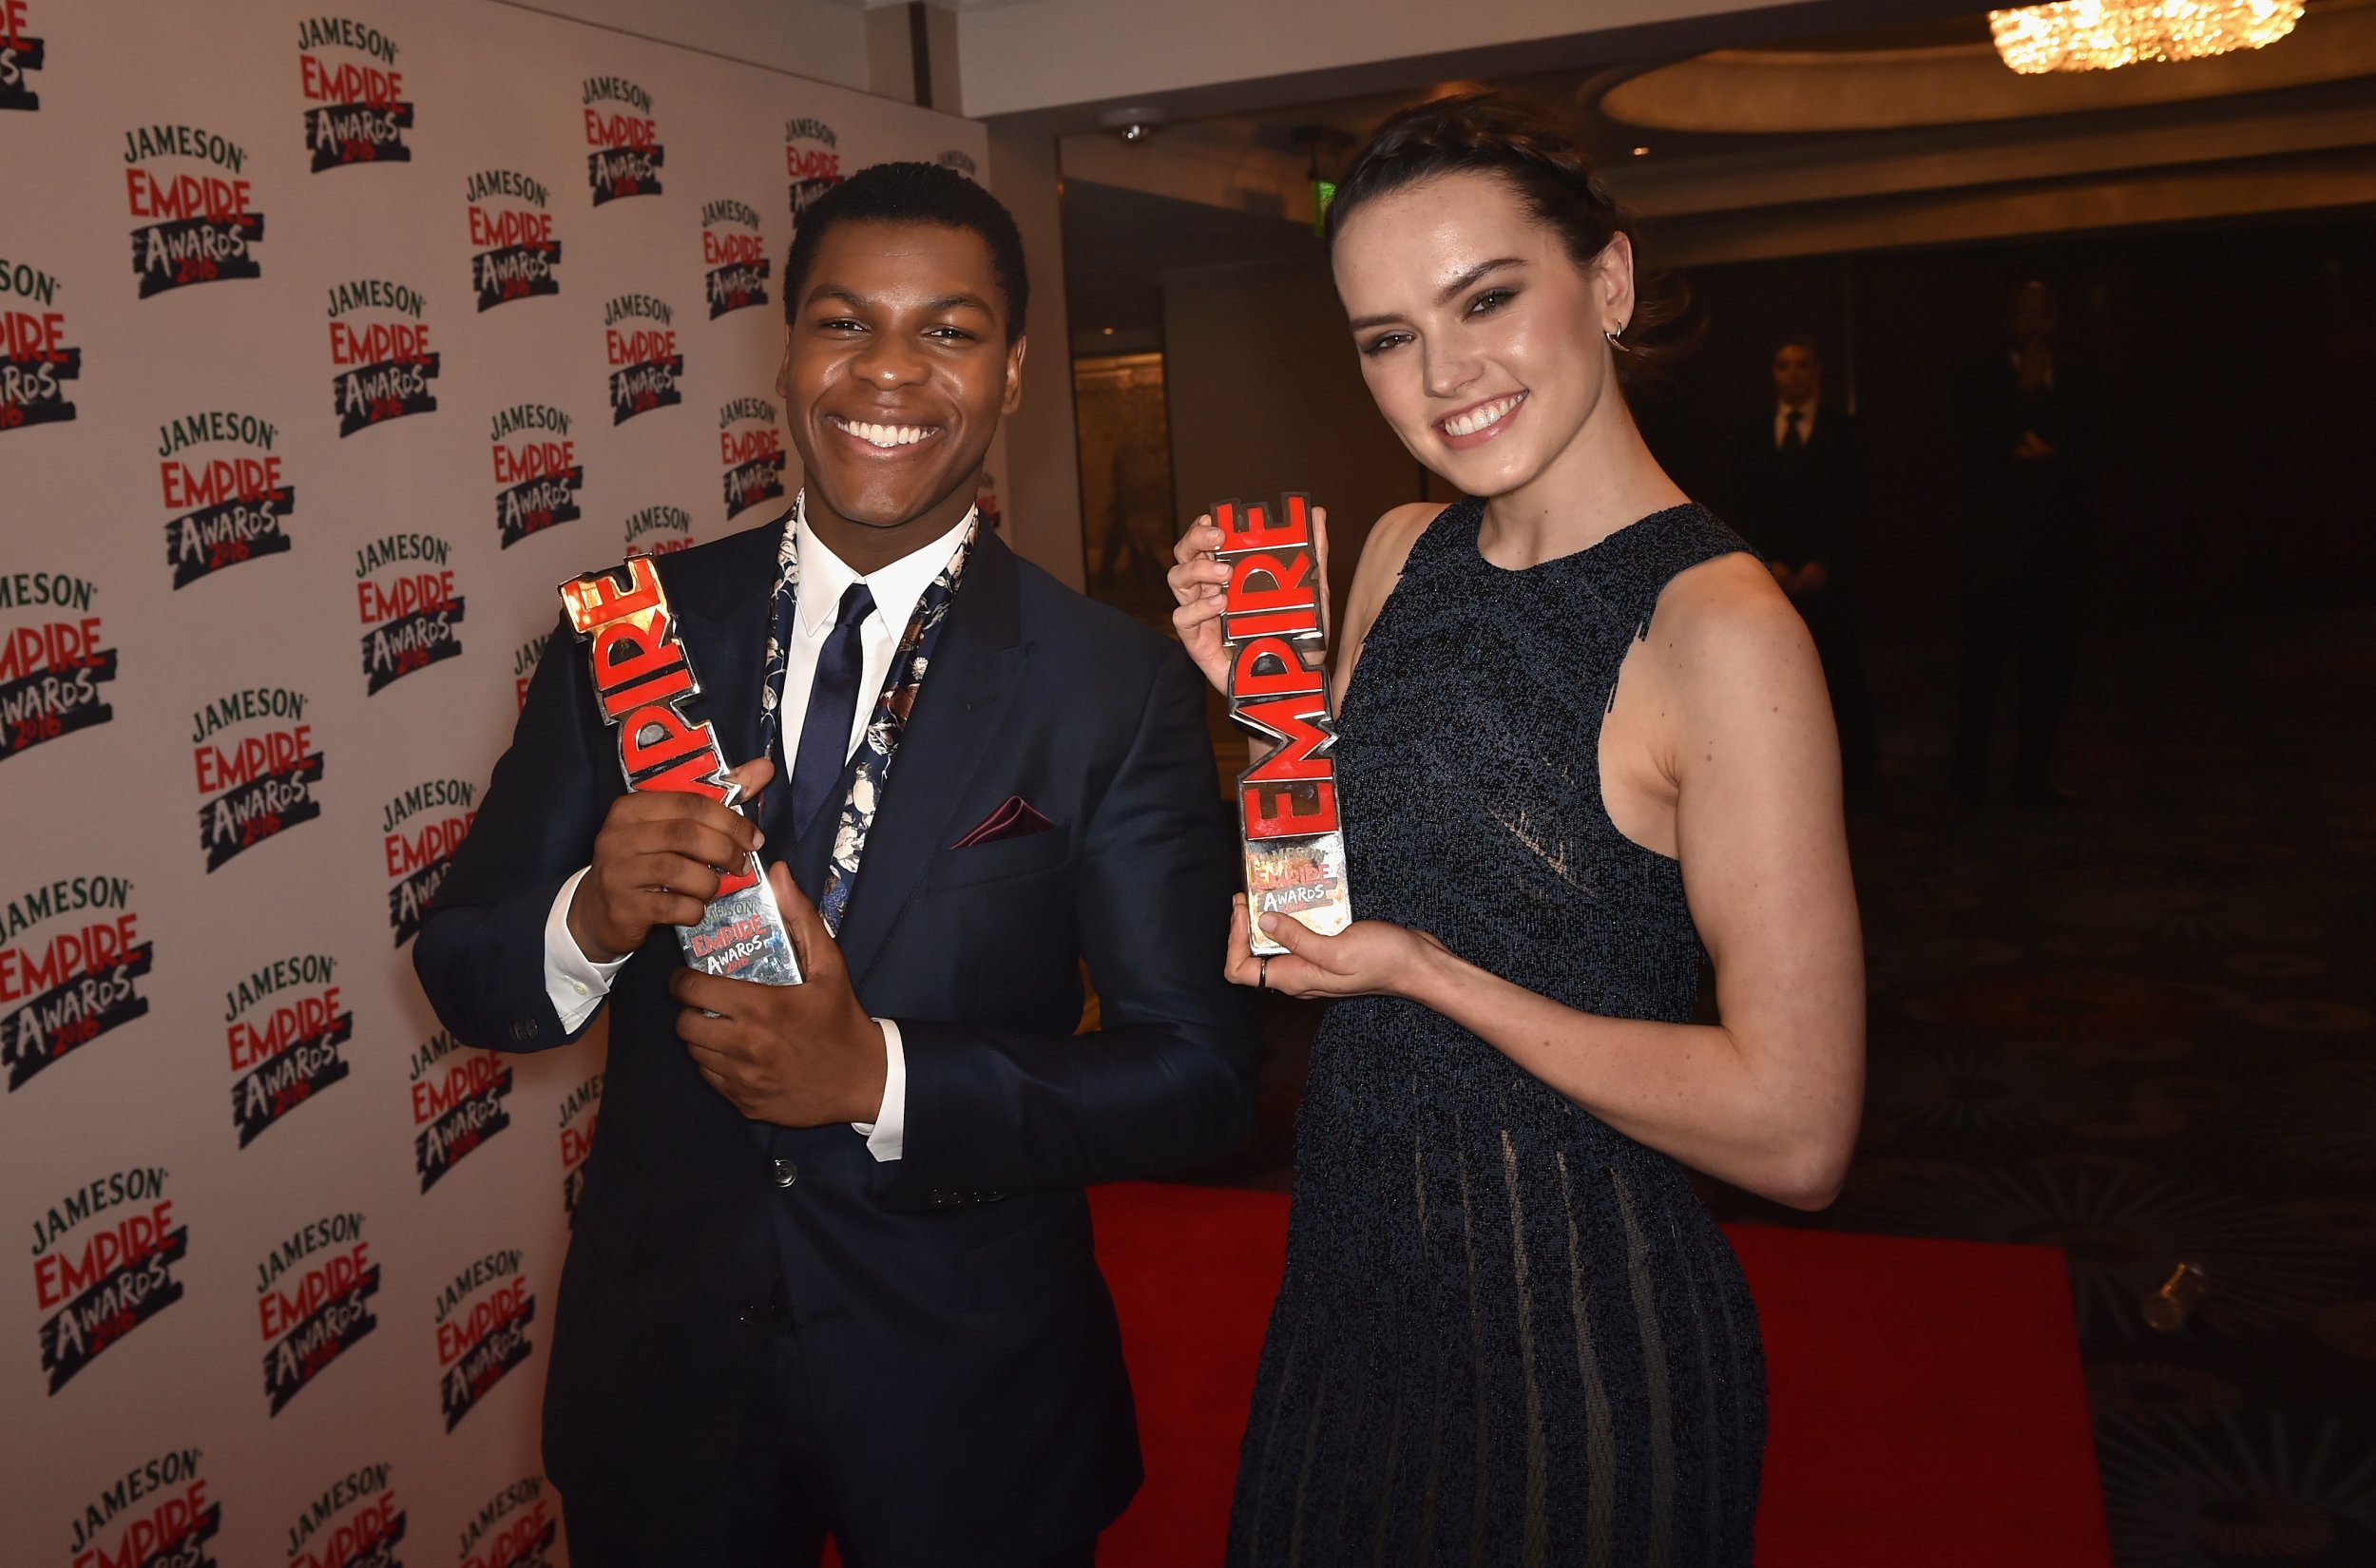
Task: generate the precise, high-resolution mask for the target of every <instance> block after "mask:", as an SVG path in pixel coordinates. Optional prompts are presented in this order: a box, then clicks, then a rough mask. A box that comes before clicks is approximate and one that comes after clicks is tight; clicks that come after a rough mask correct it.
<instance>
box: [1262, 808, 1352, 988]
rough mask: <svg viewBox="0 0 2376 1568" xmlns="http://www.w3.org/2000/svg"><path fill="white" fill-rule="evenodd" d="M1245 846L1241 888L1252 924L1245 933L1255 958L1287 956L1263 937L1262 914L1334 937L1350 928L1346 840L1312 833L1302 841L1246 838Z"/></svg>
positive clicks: (1350, 903) (1335, 834) (1331, 835)
mask: <svg viewBox="0 0 2376 1568" xmlns="http://www.w3.org/2000/svg"><path fill="white" fill-rule="evenodd" d="M1245 844H1246V888H1247V893H1248V900H1249V902H1250V904H1251V906H1252V908H1253V910H1254V913H1253V916H1252V918H1253V920H1254V921H1255V923H1256V924H1255V925H1254V926H1253V927H1251V929H1250V930H1249V931H1248V933H1247V935H1248V938H1249V941H1250V945H1251V946H1252V947H1253V950H1254V952H1255V956H1256V957H1262V958H1275V957H1277V956H1278V955H1279V954H1281V953H1283V952H1285V951H1287V949H1286V948H1285V947H1281V946H1280V945H1279V944H1278V943H1277V942H1275V941H1274V940H1273V939H1271V938H1270V937H1267V936H1265V935H1263V934H1262V927H1261V925H1260V924H1259V922H1260V921H1261V919H1262V917H1263V916H1264V915H1266V914H1283V915H1293V916H1294V918H1296V919H1297V920H1300V921H1302V922H1303V923H1304V927H1305V929H1307V930H1311V931H1315V932H1317V933H1318V934H1320V935H1321V936H1334V935H1336V934H1337V933H1338V932H1339V931H1342V930H1343V929H1344V928H1345V927H1348V926H1350V925H1351V924H1352V923H1353V900H1352V894H1351V891H1349V890H1348V889H1347V888H1346V886H1345V835H1344V834H1343V833H1341V832H1326V833H1312V834H1308V835H1306V836H1304V837H1301V838H1250V839H1247V840H1246V841H1245Z"/></svg>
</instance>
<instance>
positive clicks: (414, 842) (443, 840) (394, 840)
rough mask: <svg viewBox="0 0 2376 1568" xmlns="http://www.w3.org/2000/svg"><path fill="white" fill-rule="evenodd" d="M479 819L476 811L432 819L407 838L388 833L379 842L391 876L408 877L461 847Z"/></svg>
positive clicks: (402, 835)
mask: <svg viewBox="0 0 2376 1568" xmlns="http://www.w3.org/2000/svg"><path fill="white" fill-rule="evenodd" d="M477 820H478V813H476V812H466V813H463V814H462V815H460V816H450V817H447V818H446V819H445V820H443V821H441V822H431V823H430V824H429V825H428V826H426V827H424V828H423V829H422V830H421V831H420V832H417V833H414V834H413V835H412V837H410V838H407V837H406V836H405V835H404V834H402V833H390V834H389V835H388V836H387V838H386V839H385V840H383V841H382V848H383V849H384V850H385V851H386V852H387V856H388V874H389V875H390V876H411V875H412V873H413V872H414V871H417V870H420V869H421V868H422V867H424V866H428V865H431V864H433V863H435V862H437V861H440V860H443V859H445V858H446V857H447V856H449V855H450V854H452V853H453V852H454V851H456V850H458V849H460V848H461V847H462V840H463V838H464V836H465V835H466V834H468V833H469V831H470V824H471V823H473V822H475V821H477Z"/></svg>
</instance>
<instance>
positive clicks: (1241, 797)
mask: <svg viewBox="0 0 2376 1568" xmlns="http://www.w3.org/2000/svg"><path fill="white" fill-rule="evenodd" d="M1237 794H1238V799H1237V809H1238V810H1239V812H1240V813H1243V814H1244V816H1245V819H1246V836H1247V837H1248V838H1251V839H1264V838H1301V837H1303V836H1305V835H1306V834H1309V833H1328V832H1335V831H1336V827H1337V820H1336V786H1335V785H1334V784H1332V783H1331V782H1329V781H1328V780H1327V779H1325V778H1323V779H1316V780H1315V779H1302V780H1287V781H1284V782H1278V781H1262V782H1257V781H1255V780H1253V779H1251V778H1250V779H1249V780H1248V781H1247V782H1246V783H1245V784H1244V785H1243V786H1242V787H1241V788H1240V789H1239V790H1238V792H1237Z"/></svg>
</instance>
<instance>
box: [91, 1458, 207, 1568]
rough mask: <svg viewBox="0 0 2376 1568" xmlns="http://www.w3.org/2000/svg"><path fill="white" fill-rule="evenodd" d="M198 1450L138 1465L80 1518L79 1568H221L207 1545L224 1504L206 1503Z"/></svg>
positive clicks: (98, 1498) (109, 1488)
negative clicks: (216, 1565)
mask: <svg viewBox="0 0 2376 1568" xmlns="http://www.w3.org/2000/svg"><path fill="white" fill-rule="evenodd" d="M202 1452H203V1450H201V1449H198V1448H176V1449H174V1450H172V1451H171V1452H168V1453H163V1454H159V1455H158V1456H157V1457H156V1458H155V1459H152V1460H148V1461H146V1462H144V1463H140V1464H135V1465H134V1466H132V1468H130V1469H129V1470H126V1471H125V1473H124V1474H123V1475H122V1476H120V1477H118V1478H117V1480H116V1482H115V1483H114V1484H113V1485H111V1486H109V1487H108V1488H107V1489H106V1490H105V1491H104V1492H102V1493H100V1494H99V1495H98V1496H97V1497H95V1498H93V1499H91V1500H90V1501H88V1502H86V1503H85V1504H83V1511H82V1512H81V1513H79V1514H77V1515H75V1516H74V1524H73V1529H72V1532H71V1534H72V1537H73V1539H72V1540H71V1542H70V1543H69V1544H70V1545H71V1547H72V1549H73V1552H74V1558H73V1562H74V1568H215V1559H214V1558H212V1557H211V1556H209V1555H208V1554H207V1551H206V1543H207V1542H208V1541H210V1540H212V1539H215V1533H216V1532H217V1531H219V1530H220V1529H221V1528H222V1504H221V1503H220V1502H210V1501H207V1499H206V1478H205V1477H204V1476H202V1475H201V1474H200V1473H199V1459H200V1456H201V1453H202Z"/></svg>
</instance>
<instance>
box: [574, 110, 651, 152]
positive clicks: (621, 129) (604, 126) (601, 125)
mask: <svg viewBox="0 0 2376 1568" xmlns="http://www.w3.org/2000/svg"><path fill="white" fill-rule="evenodd" d="M585 142H586V145H588V146H592V147H656V146H658V145H660V125H659V124H658V123H657V122H655V121H651V120H645V119H643V118H642V117H641V116H638V115H632V114H602V113H598V112H597V111H595V110H593V109H587V110H586V111H585Z"/></svg>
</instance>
